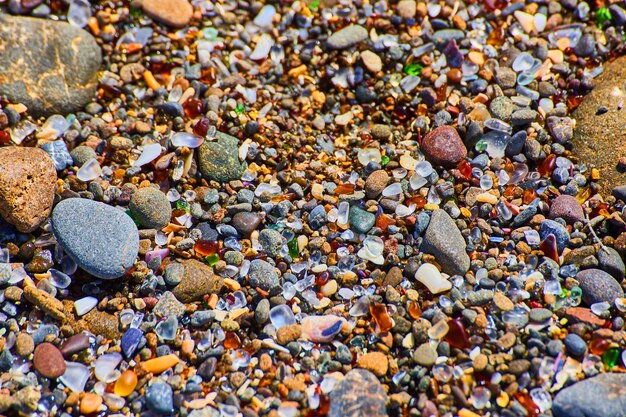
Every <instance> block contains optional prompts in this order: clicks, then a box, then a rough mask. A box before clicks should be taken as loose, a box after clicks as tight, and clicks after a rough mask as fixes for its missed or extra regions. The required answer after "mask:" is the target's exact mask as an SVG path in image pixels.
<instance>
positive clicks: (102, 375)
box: [94, 352, 122, 383]
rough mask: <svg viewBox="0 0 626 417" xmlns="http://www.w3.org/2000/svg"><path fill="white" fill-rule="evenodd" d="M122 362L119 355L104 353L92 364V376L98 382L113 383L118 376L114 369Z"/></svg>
mask: <svg viewBox="0 0 626 417" xmlns="http://www.w3.org/2000/svg"><path fill="white" fill-rule="evenodd" d="M120 362H122V355H121V354H119V353H117V352H116V353H105V354H104V355H101V356H100V357H99V358H98V359H96V362H95V363H94V375H95V376H96V378H97V379H98V381H102V382H106V383H109V382H113V381H115V380H116V379H117V377H118V376H119V372H116V370H115V368H117V365H119V364H120Z"/></svg>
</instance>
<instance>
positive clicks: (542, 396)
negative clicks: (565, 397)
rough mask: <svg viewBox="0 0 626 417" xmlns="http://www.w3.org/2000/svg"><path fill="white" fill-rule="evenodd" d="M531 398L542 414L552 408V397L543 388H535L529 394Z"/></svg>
mask: <svg viewBox="0 0 626 417" xmlns="http://www.w3.org/2000/svg"><path fill="white" fill-rule="evenodd" d="M529 394H530V398H532V400H533V402H534V403H535V404H537V407H539V409H540V410H541V412H542V413H545V412H546V411H548V410H549V409H551V408H552V396H551V395H550V394H549V393H547V392H546V391H545V390H544V389H543V388H533V389H531V390H530V392H529Z"/></svg>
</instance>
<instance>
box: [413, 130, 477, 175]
mask: <svg viewBox="0 0 626 417" xmlns="http://www.w3.org/2000/svg"><path fill="white" fill-rule="evenodd" d="M421 149H422V152H424V155H425V156H426V159H427V160H428V161H429V162H430V163H432V164H433V165H441V166H443V167H447V168H450V167H454V166H456V165H457V164H458V163H459V162H461V160H463V159H464V158H465V157H466V156H467V149H466V148H465V144H464V143H463V141H462V140H461V137H460V136H459V134H458V132H457V131H456V129H455V128H454V127H452V126H439V127H437V128H435V129H434V130H432V131H431V132H429V133H428V134H427V135H426V136H424V138H423V139H422V144H421Z"/></svg>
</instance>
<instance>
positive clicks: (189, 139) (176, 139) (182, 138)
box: [170, 132, 204, 149]
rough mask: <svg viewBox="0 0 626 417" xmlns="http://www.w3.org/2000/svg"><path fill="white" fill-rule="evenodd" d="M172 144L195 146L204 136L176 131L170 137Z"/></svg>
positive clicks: (198, 144) (202, 140)
mask: <svg viewBox="0 0 626 417" xmlns="http://www.w3.org/2000/svg"><path fill="white" fill-rule="evenodd" d="M170 142H171V144H172V145H174V146H176V147H181V146H186V147H188V148H192V149H193V148H197V147H198V146H200V145H202V142H204V138H203V137H200V136H198V135H194V134H193V133H187V132H177V133H174V135H173V136H172V138H171V139H170Z"/></svg>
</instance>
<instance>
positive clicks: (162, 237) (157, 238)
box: [154, 230, 167, 246]
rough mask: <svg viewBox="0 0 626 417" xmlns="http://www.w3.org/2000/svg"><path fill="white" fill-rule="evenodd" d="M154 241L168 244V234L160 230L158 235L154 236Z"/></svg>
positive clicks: (158, 243) (159, 243)
mask: <svg viewBox="0 0 626 417" xmlns="http://www.w3.org/2000/svg"><path fill="white" fill-rule="evenodd" d="M154 242H155V243H156V244H157V245H159V246H163V245H165V244H167V235H166V234H165V233H163V232H162V231H160V230H159V231H157V233H156V236H155V237H154Z"/></svg>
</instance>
